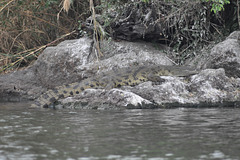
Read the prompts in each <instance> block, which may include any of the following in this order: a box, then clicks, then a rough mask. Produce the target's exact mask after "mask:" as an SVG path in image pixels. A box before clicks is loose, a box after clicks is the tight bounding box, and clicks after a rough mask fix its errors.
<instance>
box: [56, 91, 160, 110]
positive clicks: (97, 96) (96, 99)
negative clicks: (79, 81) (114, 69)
mask: <svg viewBox="0 0 240 160" xmlns="http://www.w3.org/2000/svg"><path fill="white" fill-rule="evenodd" d="M60 102H61V104H62V105H58V106H57V108H59V107H60V108H74V109H112V108H114V109H124V108H131V109H133V108H156V107H157V106H156V105H155V104H154V103H152V102H150V101H149V100H146V99H144V98H142V97H140V96H138V95H136V94H134V93H132V92H128V91H124V90H120V89H111V90H104V89H87V90H85V91H84V92H82V93H81V94H79V95H77V96H75V97H68V98H66V99H63V100H61V101H60Z"/></svg>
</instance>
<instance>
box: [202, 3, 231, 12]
mask: <svg viewBox="0 0 240 160" xmlns="http://www.w3.org/2000/svg"><path fill="white" fill-rule="evenodd" d="M205 1H206V2H212V8H211V11H213V12H214V13H215V14H216V13H217V12H219V11H222V10H224V5H225V4H230V0H205Z"/></svg>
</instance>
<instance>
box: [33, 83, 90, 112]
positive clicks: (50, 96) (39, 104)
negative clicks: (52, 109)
mask: <svg viewBox="0 0 240 160" xmlns="http://www.w3.org/2000/svg"><path fill="white" fill-rule="evenodd" d="M86 88H90V87H89V86H84V85H81V84H80V83H72V84H69V85H63V86H59V87H56V88H54V89H51V90H48V91H47V92H46V93H44V94H42V95H41V96H40V97H39V98H38V99H37V100H35V102H34V103H33V104H32V105H31V108H48V107H49V106H50V105H51V104H54V102H56V101H57V100H59V99H60V98H65V97H71V96H74V95H76V94H79V93H80V92H82V91H83V90H85V89H86Z"/></svg>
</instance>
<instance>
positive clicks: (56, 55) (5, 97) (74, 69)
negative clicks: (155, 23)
mask: <svg viewBox="0 0 240 160" xmlns="http://www.w3.org/2000/svg"><path fill="white" fill-rule="evenodd" d="M92 42H93V41H92V40H91V39H89V38H87V37H83V38H80V39H76V40H67V41H64V42H62V43H60V44H59V45H57V46H55V47H48V48H46V49H45V50H44V51H43V53H42V54H41V55H40V56H39V58H38V60H37V61H36V62H35V63H34V64H33V65H32V66H31V67H29V68H27V69H25V70H22V71H17V72H13V73H11V74H6V75H2V76H1V77H0V101H19V100H23V99H32V98H34V97H38V96H39V95H40V94H42V93H43V92H45V91H46V90H47V89H50V88H53V87H56V86H59V85H63V84H69V83H72V82H80V81H81V80H82V79H85V78H88V77H91V76H93V75H95V74H101V73H102V72H106V71H108V70H113V69H118V68H124V67H131V66H138V65H172V62H171V61H170V60H169V59H168V58H167V57H166V56H165V55H164V54H163V53H162V52H160V51H159V50H157V49H156V48H155V47H154V46H152V45H151V44H150V43H144V42H135V43H133V42H132V43H127V42H124V41H121V42H115V41H105V42H103V43H102V45H101V48H102V50H103V53H104V55H103V56H101V57H99V58H100V59H99V60H97V59H98V58H97V56H96V54H95V50H94V49H93V47H92V45H93V43H92Z"/></svg>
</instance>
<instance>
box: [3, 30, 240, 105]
mask: <svg viewBox="0 0 240 160" xmlns="http://www.w3.org/2000/svg"><path fill="white" fill-rule="evenodd" d="M236 34H239V32H234V33H233V34H232V35H230V36H229V37H228V38H227V39H226V40H225V41H223V42H221V43H219V44H217V45H216V46H215V47H214V48H213V49H212V51H211V53H210V54H209V53H206V57H207V58H206V57H204V58H203V59H205V60H206V59H207V60H206V61H205V62H204V63H203V62H202V61H201V62H200V61H199V64H198V66H197V67H198V68H202V70H201V71H199V73H198V74H196V75H192V76H189V77H174V76H165V77H161V78H162V79H164V81H161V82H160V83H153V82H151V81H148V82H144V83H141V84H139V85H136V86H132V87H131V86H122V87H121V88H117V89H116V88H114V89H110V90H106V89H104V88H100V89H86V90H85V91H83V92H82V93H80V94H79V95H77V96H75V97H69V98H66V99H63V100H60V104H58V105H56V106H55V107H56V108H87V109H110V108H115V109H116V108H165V107H208V106H213V107H219V106H228V107H229V106H232V107H239V106H240V103H239V102H240V78H239V73H238V72H239V66H240V65H239V64H238V63H239V62H240V61H239V54H240V53H239V51H240V49H239V42H238V41H239V40H238V39H235V38H234V37H237V36H238V35H237V36H236ZM233 35H234V36H233ZM231 37H233V38H231ZM222 46H226V47H224V48H222ZM102 48H103V49H102V50H103V53H104V56H103V57H99V60H98V61H96V54H95V52H94V49H93V48H92V40H91V39H89V38H86V37H83V38H80V39H77V40H69V41H64V42H62V43H60V44H59V45H58V46H56V47H49V48H47V49H46V50H45V51H44V52H43V53H42V55H41V56H40V57H39V59H38V60H37V61H36V62H35V63H34V64H33V65H32V66H31V67H29V68H27V69H24V70H21V71H16V72H13V73H10V74H6V75H1V76H0V101H22V100H33V99H35V98H36V97H38V96H39V95H40V94H42V93H43V92H45V91H46V90H47V89H51V88H53V87H56V86H59V85H63V84H68V83H72V82H81V80H83V79H86V78H88V77H92V76H93V75H98V74H99V75H101V74H102V73H105V72H107V71H109V70H115V69H121V68H126V67H129V68H131V67H132V66H148V65H173V64H172V62H171V61H170V60H169V59H168V58H167V57H166V56H165V55H164V53H162V52H160V51H159V50H158V49H156V48H154V47H153V46H152V45H151V44H150V43H145V42H125V41H121V42H114V41H111V42H107V41H106V42H104V43H103V44H102ZM230 52H231V54H230ZM216 55H218V56H216ZM216 57H218V59H217V60H216ZM210 62H211V63H210ZM207 68H209V69H207Z"/></svg>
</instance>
